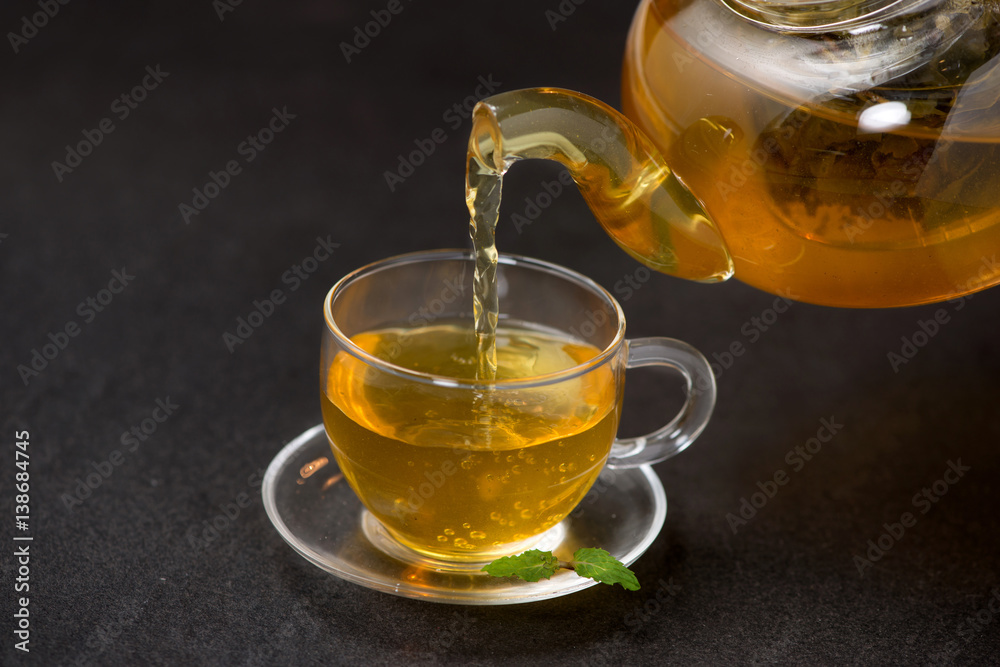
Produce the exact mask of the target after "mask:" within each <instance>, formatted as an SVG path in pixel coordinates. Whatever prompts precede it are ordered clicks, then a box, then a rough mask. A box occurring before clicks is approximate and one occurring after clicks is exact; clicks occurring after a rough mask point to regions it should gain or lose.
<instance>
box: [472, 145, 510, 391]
mask: <svg viewBox="0 0 1000 667" xmlns="http://www.w3.org/2000/svg"><path fill="white" fill-rule="evenodd" d="M502 189H503V173H501V172H498V170H496V169H493V168H491V167H489V166H487V165H486V164H484V163H483V162H482V161H481V160H480V159H479V158H478V157H477V156H476V155H474V154H473V153H472V152H471V151H470V153H469V157H468V169H467V170H466V175H465V201H466V205H467V206H468V207H469V235H470V236H471V237H472V247H473V252H474V254H475V258H476V270H475V272H474V274H473V279H472V312H473V316H474V317H475V323H476V341H477V346H478V347H477V358H478V363H479V365H478V370H477V373H476V377H477V378H478V379H480V380H486V381H492V380H493V379H495V378H496V372H497V346H496V329H497V322H498V321H499V318H500V299H499V294H498V290H497V263H498V255H497V246H496V227H497V220H498V218H499V216H500V193H501V191H502Z"/></svg>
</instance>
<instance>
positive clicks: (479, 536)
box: [469, 530, 486, 540]
mask: <svg viewBox="0 0 1000 667" xmlns="http://www.w3.org/2000/svg"><path fill="white" fill-rule="evenodd" d="M469 537H471V538H472V539H474V540H485V539H486V533H484V532H483V531H481V530H474V531H472V532H471V533H469Z"/></svg>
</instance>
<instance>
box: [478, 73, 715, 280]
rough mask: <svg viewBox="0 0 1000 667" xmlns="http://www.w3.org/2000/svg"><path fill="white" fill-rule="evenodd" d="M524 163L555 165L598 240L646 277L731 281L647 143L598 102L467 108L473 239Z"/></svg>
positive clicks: (504, 96)
mask: <svg viewBox="0 0 1000 667" xmlns="http://www.w3.org/2000/svg"><path fill="white" fill-rule="evenodd" d="M523 159H543V160H554V161H556V162H559V163H560V164H562V165H564V166H565V167H566V168H567V170H568V171H569V173H570V175H571V176H572V178H573V181H574V182H575V183H576V185H577V187H578V188H579V190H580V193H581V194H582V195H583V198H584V200H585V201H586V202H587V205H588V206H589V207H590V210H591V211H592V212H593V214H594V216H595V217H596V218H597V220H598V222H599V223H600V224H601V226H602V227H603V228H604V231H606V232H607V233H608V235H609V236H611V238H612V239H614V241H615V243H617V244H618V245H619V246H620V247H621V248H622V249H623V250H625V252H627V253H628V254H629V255H631V256H632V257H634V258H635V259H637V260H639V261H640V262H642V263H643V264H645V265H647V266H649V267H650V268H652V269H655V270H657V271H660V272H662V273H666V274H669V275H672V276H677V277H679V278H686V279H688V280H696V281H700V282H717V281H721V280H726V279H727V278H729V277H730V276H732V274H733V261H732V258H731V257H730V254H729V250H728V249H727V248H726V244H725V242H724V241H723V238H722V235H721V234H720V233H719V229H718V227H716V224H715V222H714V221H713V220H712V218H711V217H710V216H709V214H708V212H707V211H706V210H705V208H704V206H702V204H701V202H700V201H699V200H698V199H697V197H695V196H694V195H693V194H692V193H691V191H690V190H689V189H688V188H687V186H685V185H684V183H682V182H681V181H680V180H679V179H678V178H677V177H676V176H675V175H674V173H673V172H672V171H671V169H670V168H669V167H668V166H667V163H666V161H665V160H664V158H663V156H662V155H661V154H660V152H659V150H658V149H657V148H656V147H655V146H654V145H653V144H652V142H650V140H649V139H647V138H646V136H645V135H644V134H643V133H642V132H641V131H640V130H639V129H638V128H637V127H636V126H635V125H634V124H633V123H632V122H631V121H630V120H628V119H627V118H626V117H625V116H623V115H622V114H621V113H619V112H618V111H616V110H614V109H613V108H611V107H609V106H608V105H606V104H604V103H603V102H600V101H598V100H596V99H593V98H591V97H587V96H586V95H582V94H580V93H576V92H573V91H569V90H560V89H557V88H529V89H524V90H515V91H511V92H506V93H501V94H499V95H494V96H492V97H488V98H486V99H484V100H482V101H481V102H479V104H478V105H476V108H475V110H474V111H473V125H472V134H471V136H470V137H469V160H468V168H467V172H466V201H467V203H468V205H469V210H470V212H471V213H472V216H473V218H472V223H471V224H472V229H473V231H474V233H476V230H477V229H478V232H479V233H483V232H485V231H487V230H484V229H483V227H484V226H488V225H489V222H490V221H489V219H488V218H484V217H483V211H484V209H487V208H489V207H490V206H491V205H497V206H498V205H499V196H500V181H501V179H502V176H503V174H504V173H505V172H506V171H507V169H508V168H509V167H510V165H512V164H513V163H514V162H516V161H518V160H523ZM494 214H495V208H494ZM477 216H478V217H477ZM494 224H495V223H494ZM488 231H489V233H490V234H491V235H492V229H490V230H488Z"/></svg>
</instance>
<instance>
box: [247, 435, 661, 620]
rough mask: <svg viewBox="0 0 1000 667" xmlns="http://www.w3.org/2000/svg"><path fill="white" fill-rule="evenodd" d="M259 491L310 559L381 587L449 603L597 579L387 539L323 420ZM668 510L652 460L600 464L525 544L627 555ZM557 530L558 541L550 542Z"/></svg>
mask: <svg viewBox="0 0 1000 667" xmlns="http://www.w3.org/2000/svg"><path fill="white" fill-rule="evenodd" d="M261 497H262V498H263V500H264V509H265V510H266V511H267V516H268V518H269V519H270V520H271V523H272V524H273V525H274V527H275V529H276V530H277V531H278V534H280V535H281V537H282V538H283V539H284V540H285V541H286V542H287V543H288V544H289V546H290V547H291V548H292V549H294V550H295V551H296V552H298V553H299V554H300V555H301V556H302V557H304V558H305V559H306V560H307V561H308V562H310V563H312V564H313V565H315V566H316V567H319V568H321V569H322V570H324V571H326V572H329V573H330V574H332V575H334V576H336V577H339V578H340V579H343V580H345V581H350V582H353V583H355V584H358V585H360V586H364V587H366V588H370V589H372V590H377V591H381V592H383V593H389V594H391V595H399V596H402V597H407V598H410V599H413V600H424V601H427V602H443V603H447V604H469V605H495V604H520V603H524V602H534V601H538V600H547V599H550V598H555V597H559V596H562V595H569V594H571V593H574V592H576V591H581V590H583V589H585V588H589V587H591V586H594V585H596V584H597V582H596V581H594V580H593V579H585V578H583V577H579V576H577V575H576V573H575V572H572V571H570V570H560V571H559V572H557V573H555V574H554V575H552V578H551V579H542V580H541V581H537V582H527V581H522V580H520V579H514V578H510V577H490V576H485V573H483V572H479V571H478V568H477V567H476V566H477V565H478V567H482V565H483V563H475V564H473V563H470V562H466V563H458V564H456V563H454V562H452V561H448V560H441V561H436V560H435V559H432V558H428V557H427V556H424V555H422V554H418V553H416V552H414V551H413V550H412V549H409V548H408V547H404V546H402V545H401V544H399V543H398V542H396V540H395V539H394V538H392V537H391V535H388V534H387V535H388V538H389V540H391V541H389V540H384V539H382V537H381V536H380V535H379V533H380V530H384V528H381V529H380V524H379V523H378V522H377V521H376V520H375V519H374V517H372V518H371V519H370V520H369V519H367V518H366V515H367V514H368V512H367V510H365V509H364V506H363V505H362V504H361V501H360V500H358V497H357V496H356V495H354V491H352V490H351V488H350V486H348V484H347V482H346V480H345V479H344V475H343V473H342V472H341V471H340V469H339V468H338V467H337V464H336V460H335V459H334V457H333V456H332V453H331V452H330V443H329V441H328V440H327V437H326V433H325V432H324V431H323V425H322V424H318V425H316V426H314V427H312V428H310V429H308V430H306V431H305V432H303V433H301V434H299V435H298V436H297V437H296V438H294V439H292V441H291V442H289V443H288V444H287V445H285V446H284V447H283V448H282V450H281V451H280V452H279V453H278V454H277V456H275V457H274V459H273V460H272V461H271V464H270V465H269V466H268V467H267V472H266V473H265V474H264V483H263V485H262V487H261ZM666 515H667V498H666V494H664V492H663V485H662V484H661V483H660V480H659V478H658V477H657V476H656V473H655V472H653V469H652V468H651V467H649V466H640V467H638V468H629V469H621V470H611V469H605V470H604V471H603V472H602V473H601V476H600V477H599V478H598V480H597V482H596V483H595V484H594V486H593V488H591V490H590V492H589V493H588V494H587V496H586V497H585V498H584V499H583V501H581V503H580V504H579V505H578V506H577V508H576V510H574V511H573V512H572V513H570V516H569V517H567V518H566V519H565V520H563V522H562V523H560V524H559V525H558V526H556V527H555V528H553V529H551V530H549V531H547V532H545V533H542V534H541V535H539V536H537V537H536V538H535V539H537V540H538V541H537V542H536V543H535V544H534V545H533V546H535V547H536V548H539V549H545V550H547V551H552V552H553V553H554V554H555V555H556V557H557V558H560V559H562V560H571V559H572V557H573V553H574V552H575V551H576V550H577V549H579V548H580V547H600V548H602V549H606V550H607V551H608V552H610V553H611V555H612V556H614V557H615V558H617V559H618V560H620V561H621V562H622V563H624V564H625V565H630V564H631V563H633V562H634V561H635V559H636V558H638V557H639V556H640V555H641V554H642V553H643V552H644V551H645V550H646V549H647V548H648V547H649V545H650V544H652V543H653V540H655V539H656V536H657V534H659V532H660V529H661V528H662V527H663V521H664V519H665V518H666ZM369 522H373V523H372V525H369V526H368V527H367V528H366V526H365V524H366V523H369ZM560 531H561V532H562V536H561V541H560V542H559V544H556V545H553V544H552V543H553V542H556V541H557V540H560ZM373 537H374V540H373ZM376 542H378V543H379V544H380V546H376ZM531 546H532V545H528V546H527V547H526V548H528V549H530V548H531ZM275 557H276V558H283V556H282V555H280V554H276V556H275Z"/></svg>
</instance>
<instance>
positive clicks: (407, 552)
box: [361, 510, 567, 576]
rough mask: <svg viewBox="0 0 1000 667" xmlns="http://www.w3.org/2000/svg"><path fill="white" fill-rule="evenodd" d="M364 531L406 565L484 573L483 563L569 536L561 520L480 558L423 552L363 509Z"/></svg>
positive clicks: (378, 546) (552, 545) (551, 546)
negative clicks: (403, 540)
mask: <svg viewBox="0 0 1000 667" xmlns="http://www.w3.org/2000/svg"><path fill="white" fill-rule="evenodd" d="M361 531H362V532H363V533H364V535H365V537H367V538H368V541H369V542H371V543H372V546H374V547H375V548H376V549H378V550H379V551H381V552H382V553H384V554H386V555H387V556H391V557H392V558H395V559H397V560H401V561H403V562H404V563H406V564H407V565H411V566H414V567H425V568H429V569H432V570H437V571H439V572H460V573H463V574H482V575H483V576H487V575H486V573H485V572H483V571H482V569H483V566H485V565H487V564H489V563H492V562H493V561H494V560H496V559H497V558H502V557H504V556H513V555H514V554H519V553H524V552H525V551H528V550H529V549H541V550H542V551H552V550H554V549H555V548H556V547H558V546H559V545H560V544H562V543H563V540H565V539H566V532H567V531H566V526H565V522H560V523H558V524H556V525H555V526H553V527H552V528H549V529H548V530H547V531H545V532H544V533H541V534H539V535H535V536H533V537H531V538H530V539H527V540H522V541H521V542H516V543H513V544H509V545H507V546H506V547H505V548H504V549H503V550H502V551H499V552H497V553H495V554H493V555H490V556H487V557H484V558H480V559H470V558H463V559H461V560H458V559H451V558H448V557H446V556H441V555H438V554H430V553H424V552H421V551H418V550H417V549H414V548H412V547H409V546H407V545H406V544H403V542H402V541H400V540H399V539H398V538H397V537H396V536H395V535H393V534H392V531H391V530H389V529H388V528H386V527H385V526H384V525H382V523H381V522H380V521H379V520H378V519H376V518H375V516H374V515H373V514H372V513H371V512H369V511H368V510H364V511H363V512H362V517H361Z"/></svg>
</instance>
